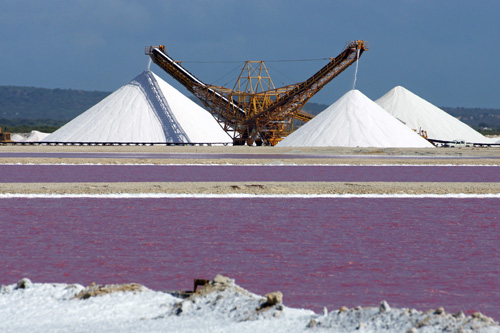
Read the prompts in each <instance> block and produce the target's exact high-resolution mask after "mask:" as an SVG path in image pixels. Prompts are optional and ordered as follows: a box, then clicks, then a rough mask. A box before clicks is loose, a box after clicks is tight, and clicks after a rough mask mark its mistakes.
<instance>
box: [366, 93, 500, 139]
mask: <svg viewBox="0 0 500 333" xmlns="http://www.w3.org/2000/svg"><path fill="white" fill-rule="evenodd" d="M375 102H376V103H377V104H378V105H380V106H381V107H382V108H384V109H385V110H386V111H387V112H389V113H390V114H392V115H393V116H394V117H396V118H398V119H399V120H401V121H402V122H404V123H405V124H406V126H408V127H409V128H411V129H413V130H417V131H420V130H424V131H426V132H427V137H428V138H429V139H435V140H443V141H453V140H457V141H466V142H472V143H493V142H494V141H493V140H491V139H489V138H487V137H485V136H483V135H482V134H481V133H479V132H477V131H475V130H474V129H473V128H471V127H470V126H469V125H467V124H465V123H463V122H461V121H460V120H458V119H457V118H455V117H453V116H451V115H449V114H448V113H446V112H445V111H443V110H441V109H440V108H438V107H436V106H434V105H432V104H431V103H429V102H427V101H426V100H424V99H422V98H421V97H419V96H417V95H415V94H414V93H412V92H411V91H409V90H407V89H405V88H403V87H401V86H397V87H395V88H393V89H391V90H390V91H389V92H387V93H386V94H385V95H384V96H382V97H380V98H379V99H377V100H376V101H375Z"/></svg>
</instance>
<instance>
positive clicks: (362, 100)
mask: <svg viewBox="0 0 500 333" xmlns="http://www.w3.org/2000/svg"><path fill="white" fill-rule="evenodd" d="M278 146H282V147H314V146H316V147H327V146H339V147H411V148H426V147H429V148H430V147H434V146H433V145H432V144H431V143H429V142H428V141H427V140H425V139H424V138H422V137H421V136H419V135H418V134H416V133H415V132H413V131H412V130H411V129H409V128H408V127H406V126H405V125H404V124H403V123H401V122H400V121H399V120H397V119H396V118H394V117H393V116H391V115H390V114H389V113H387V112H386V111H385V110H384V109H382V108H381V107H380V106H378V105H377V104H376V103H375V102H373V101H372V100H370V99H369V98H368V97H366V96H365V95H364V94H363V93H361V92H360V91H359V90H351V91H349V92H347V93H346V94H345V95H344V96H342V97H341V98H340V99H339V100H337V101H336V102H335V103H333V104H332V105H330V106H329V107H328V108H326V109H325V110H324V111H323V112H321V113H320V114H318V115H317V116H316V117H314V118H313V119H312V120H310V121H309V122H308V123H306V124H305V125H303V126H302V127H301V128H299V129H297V130H296V131H295V132H293V133H292V134H290V135H289V136H288V137H286V138H285V139H284V140H283V141H281V142H280V143H278Z"/></svg>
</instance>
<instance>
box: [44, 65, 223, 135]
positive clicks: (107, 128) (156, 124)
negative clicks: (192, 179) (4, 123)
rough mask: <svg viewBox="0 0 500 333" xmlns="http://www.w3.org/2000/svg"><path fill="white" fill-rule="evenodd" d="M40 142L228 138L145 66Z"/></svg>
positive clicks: (201, 109) (213, 120) (188, 100)
mask: <svg viewBox="0 0 500 333" xmlns="http://www.w3.org/2000/svg"><path fill="white" fill-rule="evenodd" d="M44 141H51V142H158V143H160V142H171V143H225V144H227V143H232V139H231V138H230V137H229V135H228V134H227V133H226V132H225V131H224V130H223V129H222V128H221V127H220V126H219V124H218V123H217V121H216V120H215V119H214V117H213V116H212V115H211V114H210V113H208V112H207V111H206V110H204V109H203V108H201V107H200V106H199V105H197V104H196V103H194V102H193V101H191V100H190V99H189V98H187V97H186V96H184V95H183V94H182V93H180V92H179V91H178V90H176V89H175V88H174V87H172V86H171V85H169V84H168V83H167V82H165V81H164V80H162V79H161V78H160V77H158V76H157V75H155V74H154V73H153V72H151V71H144V72H143V73H141V74H140V75H139V76H137V77H136V78H135V79H133V80H132V81H130V82H129V83H128V84H127V85H125V86H123V87H121V88H120V89H118V90H117V91H115V92H114V93H112V94H111V95H109V96H108V97H106V98H105V99H104V100H102V101H101V102H99V103H98V104H96V105H94V106H93V107H92V108H90V109H89V110H87V111H85V112H84V113H82V114H81V115H79V116H78V117H76V118H75V119H73V120H72V121H70V122H69V123H67V124H66V125H64V126H63V127H61V128H60V129H58V130H57V131H55V132H54V133H52V134H51V135H49V136H48V137H47V138H45V140H44Z"/></svg>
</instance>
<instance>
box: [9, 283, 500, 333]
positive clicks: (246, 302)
mask: <svg viewBox="0 0 500 333" xmlns="http://www.w3.org/2000/svg"><path fill="white" fill-rule="evenodd" d="M207 282H208V283H207V284H205V285H204V286H203V287H199V288H198V290H197V291H196V292H195V293H194V294H192V295H191V296H189V297H188V298H185V299H184V298H178V297H174V296H172V295H171V294H169V293H166V292H158V291H153V290H150V289H148V288H146V287H143V286H140V285H137V284H130V285H111V286H90V287H87V288H84V287H83V286H81V285H78V284H72V285H67V284H48V283H32V282H31V281H29V280H28V279H23V280H21V281H20V282H19V283H17V284H11V285H7V286H2V287H1V288H0V328H1V329H2V331H3V332H47V331H66V332H70V331H71V332H95V331H99V332H103V331H106V332H138V331H142V332H146V331H147V332H155V331H157V332H160V331H172V332H201V331H203V332H214V331H216V332H287V333H288V332H309V331H317V330H320V331H323V330H324V329H326V330H327V331H335V332H350V331H356V330H360V331H364V332H377V331H385V332H387V331H393V332H417V331H418V332H441V331H443V330H446V331H453V332H455V331H461V330H464V331H472V330H474V331H476V332H500V326H499V325H498V323H496V322H494V321H493V320H492V319H491V318H488V317H486V316H483V315H482V314H480V313H474V314H472V315H471V316H465V315H464V314H463V313H457V314H449V313H446V311H445V310H444V309H442V308H438V309H436V310H431V311H427V312H421V311H417V310H412V309H394V308H391V307H390V306H389V304H387V303H386V302H382V303H381V304H380V306H378V307H365V308H362V307H357V308H353V309H347V308H341V309H339V310H335V311H331V312H328V311H327V310H326V309H325V310H324V311H323V313H322V314H316V313H314V312H312V311H310V310H304V309H293V308H289V307H286V306H285V305H283V303H282V301H281V295H280V293H279V292H275V293H270V294H268V295H266V296H265V297H262V296H259V295H256V294H253V293H251V292H249V291H247V290H245V289H242V288H241V287H239V286H238V285H236V284H235V283H234V281H233V280H231V279H228V278H226V277H223V276H220V275H217V276H216V277H215V278H214V280H213V281H207ZM285 301H286V295H285Z"/></svg>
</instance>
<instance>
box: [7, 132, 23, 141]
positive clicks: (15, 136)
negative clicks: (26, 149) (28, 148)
mask: <svg viewBox="0 0 500 333" xmlns="http://www.w3.org/2000/svg"><path fill="white" fill-rule="evenodd" d="M10 139H11V140H12V141H14V142H23V141H24V139H26V138H25V137H24V136H22V135H20V134H12V136H11V137H10Z"/></svg>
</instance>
